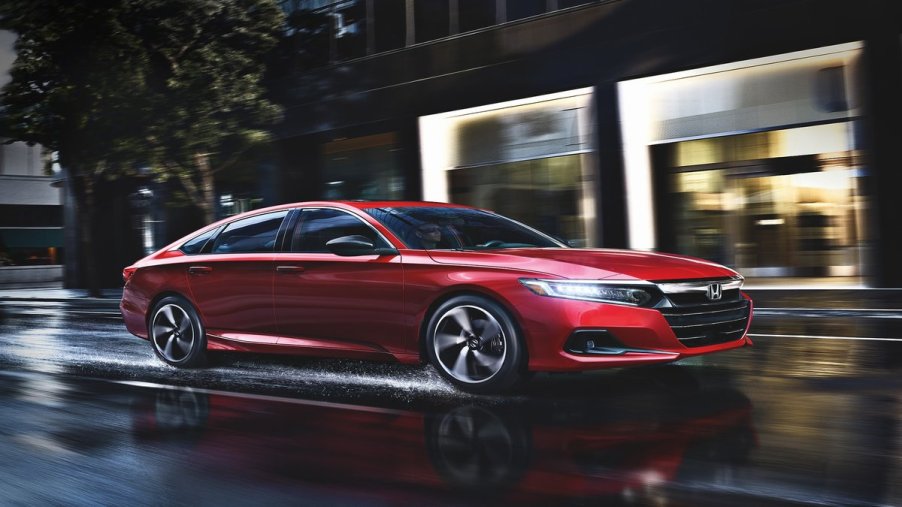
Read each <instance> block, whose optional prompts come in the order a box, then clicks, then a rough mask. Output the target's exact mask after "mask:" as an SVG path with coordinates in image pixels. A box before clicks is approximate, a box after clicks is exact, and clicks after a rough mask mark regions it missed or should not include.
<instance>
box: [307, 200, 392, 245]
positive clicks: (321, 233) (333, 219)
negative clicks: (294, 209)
mask: <svg viewBox="0 0 902 507" xmlns="http://www.w3.org/2000/svg"><path fill="white" fill-rule="evenodd" d="M355 235H356V236H363V237H365V238H367V239H369V240H370V241H372V242H373V244H374V245H376V247H377V248H386V247H390V246H391V245H389V244H388V243H386V241H385V240H384V239H382V237H381V236H380V235H379V234H378V233H376V231H375V230H374V229H373V228H372V227H370V226H368V225H366V224H365V223H363V221H362V220H360V219H359V218H357V217H355V216H353V215H351V214H350V213H346V212H344V211H339V210H335V209H310V210H304V211H303V212H302V213H301V220H300V222H299V223H298V226H297V227H295V229H294V233H293V234H292V237H291V251H292V252H307V253H319V252H328V251H329V249H328V248H326V243H328V242H329V241H332V240H333V239H335V238H340V237H342V236H355Z"/></svg>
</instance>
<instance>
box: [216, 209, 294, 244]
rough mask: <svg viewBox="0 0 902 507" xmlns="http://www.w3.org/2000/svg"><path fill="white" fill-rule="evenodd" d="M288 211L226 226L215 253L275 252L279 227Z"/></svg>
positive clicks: (257, 216)
mask: <svg viewBox="0 0 902 507" xmlns="http://www.w3.org/2000/svg"><path fill="white" fill-rule="evenodd" d="M287 214H288V211H277V212H275V213H264V214H262V215H255V216H252V217H248V218H242V219H241V220H236V221H234V222H232V223H230V224H229V225H227V226H226V228H225V230H224V231H222V234H220V235H219V237H218V238H216V242H215V243H214V244H213V253H254V252H274V251H275V249H276V237H277V236H278V234H279V226H280V225H282V220H283V219H284V218H285V215H287Z"/></svg>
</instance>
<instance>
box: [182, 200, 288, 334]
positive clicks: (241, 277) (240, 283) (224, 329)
mask: <svg viewBox="0 0 902 507" xmlns="http://www.w3.org/2000/svg"><path fill="white" fill-rule="evenodd" d="M288 213H289V211H288V210H283V211H275V212H270V213H262V214H260V215H254V216H251V217H247V218H242V219H239V220H236V221H234V222H232V223H230V224H228V225H226V226H225V227H224V228H223V229H222V231H221V232H220V233H219V235H218V236H217V237H216V238H215V239H214V240H213V242H212V246H208V247H206V248H205V251H207V252H208V253H205V254H202V255H196V256H194V257H193V258H192V259H191V261H190V262H189V264H187V266H186V269H187V272H188V282H189V286H190V288H191V293H192V296H193V298H194V301H195V303H196V304H197V307H198V310H199V311H200V314H201V317H202V318H203V321H204V324H205V325H206V327H207V332H208V333H210V334H214V335H217V336H222V337H225V338H230V339H235V340H240V341H248V342H255V343H275V341H276V338H275V336H274V335H275V317H274V315H273V307H272V283H273V276H274V256H275V247H276V244H277V243H278V241H279V239H280V238H281V236H280V229H281V227H282V223H283V221H284V220H285V217H286V216H287V215H288Z"/></svg>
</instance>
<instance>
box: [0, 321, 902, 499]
mask: <svg viewBox="0 0 902 507" xmlns="http://www.w3.org/2000/svg"><path fill="white" fill-rule="evenodd" d="M57 310H59V309H57ZM827 317H828V316H816V317H811V318H807V319H806V318H802V319H794V318H788V317H785V316H773V317H766V316H765V317H762V318H760V319H759V321H758V323H756V328H755V329H753V332H755V333H756V334H758V335H759V337H758V338H757V339H756V340H755V341H756V346H755V347H753V348H751V349H741V350H737V351H731V352H726V353H722V354H717V355H713V356H707V357H704V358H698V359H693V360H691V361H687V362H684V363H681V364H679V365H674V366H668V367H660V368H649V369H638V370H617V371H606V372H598V373H591V374H582V375H538V376H536V378H534V379H533V381H532V382H531V383H530V384H528V385H527V387H526V388H524V389H523V390H522V392H519V393H517V394H516V395H515V396H508V397H485V396H471V395H466V394H462V393H460V392H458V391H456V390H455V389H453V388H452V387H450V386H448V385H447V384H445V383H444V381H443V380H441V379H440V377H438V375H437V374H436V373H435V372H434V371H433V370H432V369H431V368H429V367H410V366H401V365H395V364H374V363H365V362H356V361H332V360H314V359H298V358H273V357H262V356H247V355H237V356H230V355H223V356H216V357H214V365H213V367H211V368H209V369H204V370H187V371H186V370H176V369H173V368H170V367H167V366H164V365H162V364H161V363H159V362H158V361H157V360H156V359H155V358H154V357H153V354H152V352H151V350H150V348H149V347H148V346H147V343H146V342H144V341H142V340H138V339H134V338H131V337H130V336H128V335H127V333H125V331H124V330H123V329H122V325H121V323H120V322H117V321H115V320H109V321H98V320H97V319H95V318H92V319H84V318H81V317H77V316H69V315H67V314H66V312H64V311H47V312H41V311H25V312H10V311H9V309H7V311H6V312H5V314H4V317H3V320H2V321H0V365H2V369H3V373H2V374H0V404H2V406H3V407H4V410H3V411H2V414H0V459H2V462H3V465H2V466H0V485H2V486H0V503H3V504H48V503H52V504H67V505H95V504H108V505H109V504H137V505H160V504H167V505H169V504H178V505H189V504H191V505H194V504H219V503H226V504H236V503H238V504H255V505H256V504H262V503H266V504H267V505H281V504H291V505H298V504H302V505H394V504H405V505H427V504H428V505H463V504H473V503H476V504H526V505H562V504H563V505H566V504H579V505H582V504H586V503H593V504H598V503H602V504H626V505H724V504H735V505H746V504H754V505H770V504H779V505H785V504H796V503H801V504H826V505H899V504H900V503H902V460H900V455H899V449H900V432H899V427H900V426H899V422H900V417H902V412H900V393H902V389H900V387H902V382H900V379H899V375H898V373H899V357H900V347H902V343H900V342H895V341H884V340H885V339H892V338H894V337H899V336H902V333H900V332H899V330H898V328H897V327H896V326H897V325H898V322H900V319H892V318H867V319H856V320H851V319H843V318H839V317H837V318H833V317H830V318H827ZM779 335H796V336H830V337H833V338H831V339H814V338H779V337H777V336H779ZM853 336H859V337H865V338H872V340H865V341H858V340H854V341H853V340H847V339H839V338H848V337H853Z"/></svg>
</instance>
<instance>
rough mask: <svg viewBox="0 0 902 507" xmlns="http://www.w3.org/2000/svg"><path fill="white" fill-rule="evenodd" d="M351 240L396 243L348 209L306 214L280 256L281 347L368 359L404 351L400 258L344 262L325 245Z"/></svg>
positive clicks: (277, 303) (277, 299) (362, 258)
mask: <svg viewBox="0 0 902 507" xmlns="http://www.w3.org/2000/svg"><path fill="white" fill-rule="evenodd" d="M349 235H361V236H365V237H367V238H369V239H370V240H372V241H373V242H374V243H375V244H376V245H377V246H383V247H389V246H391V245H389V244H388V242H387V241H386V240H385V239H383V238H382V236H381V235H380V234H379V233H378V232H376V230H375V229H373V228H372V227H371V226H369V225H368V224H366V223H365V222H364V221H363V220H362V219H361V218H359V217H357V216H354V215H352V214H351V213H349V212H346V211H343V210H338V209H332V208H316V209H304V210H303V211H302V212H301V214H300V216H299V218H298V221H297V224H296V225H295V227H294V229H293V231H291V232H290V237H289V238H287V239H286V250H287V251H286V252H284V253H279V254H277V255H276V267H275V270H276V275H275V284H274V292H273V296H274V300H275V313H276V321H277V324H278V330H279V334H280V336H281V338H280V339H279V345H287V346H298V347H307V348H311V349H325V350H328V349H340V350H342V351H344V352H354V351H356V352H360V353H361V354H363V355H367V354H372V353H384V352H386V351H387V352H391V353H401V354H403V353H406V352H408V351H407V350H406V347H405V345H406V344H405V342H404V332H403V331H404V329H406V326H405V322H404V320H403V319H404V316H403V306H404V300H403V295H404V292H403V291H404V284H403V282H404V276H403V268H402V265H401V256H400V255H382V256H380V255H362V256H355V257H342V256H339V255H335V254H333V253H330V252H329V250H328V248H327V247H326V243H327V242H328V241H330V240H332V239H335V238H338V237H342V236H349Z"/></svg>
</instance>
